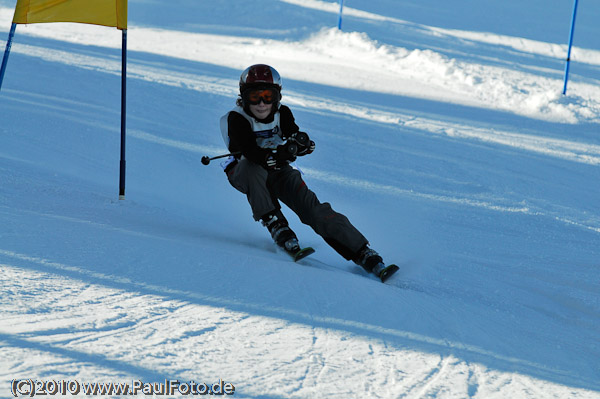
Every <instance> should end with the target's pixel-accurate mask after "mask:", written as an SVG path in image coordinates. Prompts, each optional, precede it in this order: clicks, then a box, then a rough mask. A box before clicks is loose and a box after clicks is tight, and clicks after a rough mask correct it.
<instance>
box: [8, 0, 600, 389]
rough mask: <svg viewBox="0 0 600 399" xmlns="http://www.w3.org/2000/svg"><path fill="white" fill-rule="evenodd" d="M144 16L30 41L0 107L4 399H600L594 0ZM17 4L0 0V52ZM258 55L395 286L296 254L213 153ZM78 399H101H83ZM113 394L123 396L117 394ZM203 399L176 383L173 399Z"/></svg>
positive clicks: (328, 190)
mask: <svg viewBox="0 0 600 399" xmlns="http://www.w3.org/2000/svg"><path fill="white" fill-rule="evenodd" d="M176 3H177V8H174V7H172V5H171V3H170V2H154V1H147V0H132V1H130V2H129V25H130V27H129V32H128V36H129V53H128V58H129V62H128V77H129V79H128V104H127V105H128V120H127V123H128V141H127V189H126V198H127V199H126V200H124V201H119V200H118V199H117V191H118V190H117V185H118V184H117V183H118V164H119V159H118V158H119V127H120V125H119V117H120V77H119V74H120V51H119V46H120V39H121V38H120V32H119V31H117V30H115V29H110V28H103V27H94V26H85V25H77V24H47V25H30V26H19V27H18V28H17V34H16V36H15V43H14V44H13V49H12V53H11V56H10V60H9V65H8V71H7V74H6V77H5V81H4V84H3V86H2V91H1V92H0V120H1V123H0V181H1V182H2V189H1V190H0V269H1V271H2V273H0V279H2V285H1V286H2V296H1V297H0V298H1V299H0V317H1V319H2V320H3V322H2V323H1V326H0V348H1V349H0V350H1V352H0V353H1V355H2V362H1V363H0V397H11V396H12V395H11V393H10V388H11V381H12V380H13V379H36V380H44V381H47V380H56V381H61V380H68V381H79V382H82V383H83V382H88V383H90V382H96V381H98V382H122V383H132V381H140V380H141V381H143V382H147V383H150V382H161V381H164V380H165V379H168V380H171V379H173V380H175V379H177V380H180V381H191V380H193V381H196V382H199V383H200V382H205V383H207V384H212V383H215V382H217V381H219V379H221V380H224V381H226V382H229V383H231V384H233V385H234V386H235V388H236V389H235V395H234V397H239V398H312V397H315V398H316V397H339V398H367V397H368V398H405V397H406V398H421V397H434V398H465V397H472V398H506V397H513V398H598V397H600V384H599V383H598V381H600V363H599V362H598V359H599V358H600V339H599V338H600V321H599V320H600V300H599V296H598V292H600V261H599V260H598V259H600V258H599V252H600V251H599V250H598V243H599V238H600V213H599V211H598V209H599V207H598V205H599V202H598V198H600V188H599V186H598V181H599V178H600V173H599V164H600V136H599V132H600V129H598V126H599V122H600V91H599V90H598V85H599V80H598V72H599V71H600V47H599V46H598V43H597V40H596V38H597V37H598V33H599V30H600V29H599V28H598V26H597V23H596V21H597V20H598V17H600V15H599V14H600V10H598V9H593V8H594V7H593V6H592V5H590V4H587V3H585V2H584V3H581V4H580V9H579V15H578V21H577V28H576V36H575V46H576V48H575V50H574V53H573V62H572V68H571V80H570V82H569V89H568V93H567V96H562V95H561V94H560V92H561V90H562V73H563V68H564V57H565V54H566V46H565V43H566V41H567V39H568V27H569V22H570V12H571V8H570V7H571V6H572V5H571V4H569V3H570V2H563V3H564V4H561V5H559V6H556V7H554V6H553V7H548V6H547V5H546V3H545V2H543V1H530V2H527V3H526V4H523V2H517V1H514V0H508V1H505V2H502V5H495V4H489V2H477V1H473V0H460V1H458V2H453V3H452V5H449V4H448V3H447V2H440V1H439V0H421V1H413V0H409V1H403V2H397V1H394V0H379V1H370V2H369V1H363V0H348V1H346V2H345V3H346V7H345V15H344V21H343V30H342V31H338V30H337V29H335V28H334V27H335V26H336V24H337V11H338V9H339V5H338V3H337V2H334V1H317V0H303V1H300V0H280V1H273V0H258V1H255V2H252V3H251V4H250V3H245V2H235V7H233V8H232V7H231V2H227V1H212V2H198V1H192V0H179V1H178V2H176ZM13 9H14V1H12V0H0V45H1V46H2V48H4V44H5V42H4V41H3V40H4V39H5V38H6V37H7V35H8V29H9V27H10V21H11V19H12V12H13ZM256 62H266V63H271V64H272V65H273V66H275V67H276V68H277V69H278V70H279V71H280V72H281V74H282V75H283V78H284V92H283V94H284V99H283V101H284V103H286V104H288V105H290V106H291V107H292V109H293V110H294V113H295V115H296V119H297V122H298V123H299V125H300V126H301V127H302V128H303V129H304V130H306V131H307V132H308V133H309V134H310V135H311V137H312V138H313V139H314V140H315V141H316V143H317V150H316V151H315V153H314V154H312V155H311V156H309V157H306V158H304V159H301V160H300V161H298V163H297V164H298V166H299V167H300V169H301V170H302V171H303V172H304V174H305V175H304V177H305V180H306V182H307V184H308V185H309V187H311V188H312V189H313V190H314V191H315V192H316V193H317V194H318V196H319V198H320V199H321V200H322V201H328V202H331V203H332V205H333V207H334V208H335V209H337V210H339V211H341V212H342V213H344V214H346V215H347V216H348V217H349V218H350V220H351V221H352V222H353V223H354V224H355V225H356V226H357V227H359V229H360V230H361V231H362V232H363V233H364V234H365V235H366V236H367V237H368V238H369V239H370V241H371V243H372V246H373V247H374V248H375V249H377V250H378V251H379V252H380V253H381V254H382V255H383V257H384V259H386V261H388V262H397V263H398V264H400V265H401V266H402V273H400V275H399V276H397V277H394V278H393V279H392V280H390V281H389V283H388V284H386V285H382V284H381V283H379V282H378V281H376V280H375V279H373V278H371V277H370V276H367V275H365V274H364V272H363V271H362V270H360V269H359V268H358V267H356V266H355V265H353V264H351V263H349V262H346V261H344V260H343V259H342V258H340V257H339V256H338V255H337V254H336V253H335V252H334V251H333V250H331V249H330V248H329V247H328V246H327V245H326V244H325V243H324V242H323V241H322V240H321V239H320V238H319V237H318V236H315V234H314V233H313V232H312V231H311V230H310V228H308V227H307V226H304V225H302V224H300V222H299V221H298V219H297V218H296V217H295V216H293V215H292V214H291V213H290V212H289V211H287V213H286V214H287V215H288V216H289V219H290V221H291V223H292V227H293V228H294V229H295V230H296V232H297V233H298V235H299V236H300V238H301V241H302V243H303V244H304V245H311V246H313V247H315V248H316V249H317V253H316V254H315V255H314V256H311V257H310V258H307V259H306V260H304V261H302V262H300V263H299V264H294V263H292V262H290V261H289V260H288V259H286V257H285V256H284V255H283V254H281V253H279V252H277V251H276V250H275V248H274V246H273V244H272V243H271V241H270V238H269V237H268V235H267V234H266V232H265V231H264V228H263V227H262V226H260V225H259V224H258V223H255V222H254V221H253V220H252V218H251V216H250V212H249V207H248V205H247V201H246V200H245V198H244V197H243V196H242V195H239V194H238V193H237V192H236V191H235V190H234V189H233V188H231V187H230V186H229V184H228V183H227V181H226V179H225V177H224V175H223V173H222V171H221V170H220V168H219V167H218V165H217V164H216V163H215V164H214V165H213V164H211V165H210V166H208V167H206V166H202V165H201V164H200V162H199V160H200V157H201V156H202V155H206V154H208V155H217V154H221V153H223V152H224V151H225V148H224V146H223V143H222V140H221V137H220V134H219V132H218V119H219V117H220V116H221V115H222V114H224V113H225V112H227V111H228V110H229V109H230V108H231V107H232V106H233V102H234V99H235V96H236V93H237V78H238V76H239V73H240V71H241V69H243V68H244V67H246V66H248V65H250V64H252V63H256ZM80 396H83V394H81V395H80ZM114 396H119V395H114ZM175 396H181V397H186V396H185V395H175Z"/></svg>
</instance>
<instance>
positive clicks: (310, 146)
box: [292, 132, 315, 157]
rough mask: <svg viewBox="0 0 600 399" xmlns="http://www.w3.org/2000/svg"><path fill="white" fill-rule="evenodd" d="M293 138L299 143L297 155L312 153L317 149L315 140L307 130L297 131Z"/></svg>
mask: <svg viewBox="0 0 600 399" xmlns="http://www.w3.org/2000/svg"><path fill="white" fill-rule="evenodd" d="M292 139H293V140H294V141H295V142H296V144H297V145H298V152H297V153H296V155H297V156H299V157H301V156H303V155H308V154H311V153H312V152H313V151H314V150H315V142H314V141H312V140H311V139H310V138H309V137H308V134H306V133H305V132H296V133H294V134H293V135H292Z"/></svg>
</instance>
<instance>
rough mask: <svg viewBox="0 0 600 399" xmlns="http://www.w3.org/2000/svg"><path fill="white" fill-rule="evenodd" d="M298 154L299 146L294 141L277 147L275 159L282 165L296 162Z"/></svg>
mask: <svg viewBox="0 0 600 399" xmlns="http://www.w3.org/2000/svg"><path fill="white" fill-rule="evenodd" d="M297 152H298V145H297V144H296V142H294V141H288V142H287V143H285V144H281V145H280V146H278V147H277V151H276V153H275V159H277V161H279V162H281V163H285V162H286V161H290V162H294V161H295V160H296V153H297Z"/></svg>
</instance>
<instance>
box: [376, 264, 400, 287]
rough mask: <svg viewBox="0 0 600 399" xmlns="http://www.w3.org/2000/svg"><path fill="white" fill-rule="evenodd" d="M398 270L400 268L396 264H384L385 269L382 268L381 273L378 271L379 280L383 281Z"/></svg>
mask: <svg viewBox="0 0 600 399" xmlns="http://www.w3.org/2000/svg"><path fill="white" fill-rule="evenodd" d="M398 270H400V268H399V267H398V266H396V265H389V266H386V267H385V269H383V270H382V271H381V273H379V279H380V280H381V282H382V283H385V281H386V280H387V279H388V278H390V277H392V275H393V274H394V273H396V272H397V271H398Z"/></svg>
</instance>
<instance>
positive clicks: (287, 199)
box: [269, 167, 368, 260]
mask: <svg viewBox="0 0 600 399" xmlns="http://www.w3.org/2000/svg"><path fill="white" fill-rule="evenodd" d="M269 186H270V187H271V191H272V192H273V193H274V194H275V195H276V196H277V197H278V198H279V199H280V200H281V201H282V202H283V203H284V204H286V205H287V206H288V207H289V208H290V209H291V210H293V211H294V212H295V213H296V214H297V215H298V217H299V218H300V220H301V221H302V223H304V224H307V225H309V226H310V227H312V229H313V230H314V231H315V232H316V233H317V234H319V235H320V236H321V237H323V239H324V240H325V241H326V242H327V243H328V244H329V245H330V246H331V247H332V248H333V249H335V250H336V251H337V252H338V253H339V254H340V255H342V256H343V257H344V258H345V259H347V260H355V259H356V257H357V256H358V254H359V252H360V251H361V249H363V248H364V247H365V246H366V245H367V244H368V241H367V239H366V238H365V237H364V236H363V235H362V234H361V233H360V231H358V230H357V229H356V228H355V227H354V226H353V225H352V223H350V221H349V220H348V218H347V217H346V216H344V215H342V214H341V213H338V212H336V211H335V210H333V208H332V207H331V205H330V204H329V203H326V202H325V203H321V202H320V201H319V200H318V198H317V196H316V195H315V193H314V192H312V191H311V190H310V189H309V188H308V187H307V186H306V183H304V180H302V176H301V175H300V172H299V171H297V170H295V169H293V168H291V167H286V168H284V169H282V170H279V171H277V172H276V173H273V174H272V175H271V177H270V178H269Z"/></svg>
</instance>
